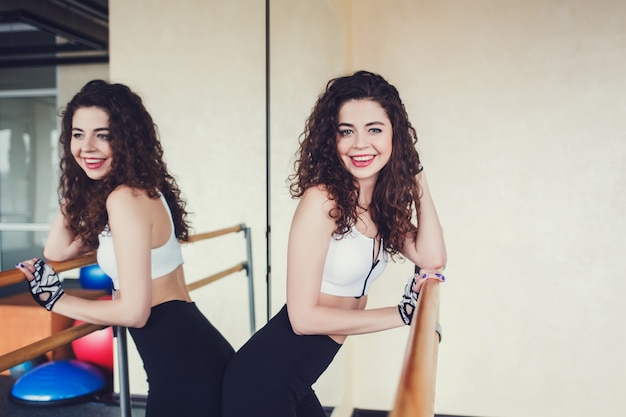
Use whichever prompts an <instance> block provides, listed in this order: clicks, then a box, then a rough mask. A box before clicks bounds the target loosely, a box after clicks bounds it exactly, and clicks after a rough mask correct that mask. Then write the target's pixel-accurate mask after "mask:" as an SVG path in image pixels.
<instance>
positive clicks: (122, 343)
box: [115, 326, 132, 417]
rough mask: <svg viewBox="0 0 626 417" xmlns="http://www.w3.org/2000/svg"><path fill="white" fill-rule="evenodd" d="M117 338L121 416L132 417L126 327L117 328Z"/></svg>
mask: <svg viewBox="0 0 626 417" xmlns="http://www.w3.org/2000/svg"><path fill="white" fill-rule="evenodd" d="M115 336H116V338H117V355H118V366H117V369H118V372H119V378H120V415H121V416H122V417H131V415H132V410H131V404H130V383H129V377H128V346H127V344H126V327H122V326H115Z"/></svg>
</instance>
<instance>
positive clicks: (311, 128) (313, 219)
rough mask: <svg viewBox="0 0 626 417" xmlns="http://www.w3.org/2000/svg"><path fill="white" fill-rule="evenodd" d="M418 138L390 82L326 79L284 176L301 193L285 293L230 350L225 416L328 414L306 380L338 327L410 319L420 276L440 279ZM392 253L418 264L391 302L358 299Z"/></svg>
mask: <svg viewBox="0 0 626 417" xmlns="http://www.w3.org/2000/svg"><path fill="white" fill-rule="evenodd" d="M416 141H417V136H416V133H415V130H414V128H413V127H412V125H411V123H410V122H409V120H408V116H407V113H406V111H405V108H404V105H403V104H402V101H401V100H400V97H399V94H398V91H397V90H396V89H395V87H393V86H392V85H390V84H389V83H388V82H387V81H385V80H384V79H383V78H382V77H380V76H379V75H376V74H372V73H369V72H364V71H360V72H357V73H354V74H353V75H350V76H346V77H340V78H337V79H334V80H331V81H330V82H329V83H328V85H327V87H326V90H325V92H324V93H323V94H322V95H321V96H320V97H319V98H318V100H317V103H316V104H315V107H314V109H313V112H312V114H311V116H310V117H309V119H308V121H307V123H306V126H305V130H304V133H303V135H302V140H301V143H300V148H299V150H298V152H297V159H296V172H295V174H293V175H292V176H291V177H290V180H291V188H290V189H291V193H292V196H293V197H295V198H299V199H300V201H299V204H298V207H297V209H296V212H295V214H294V217H293V221H292V224H291V231H290V235H289V243H288V253H287V303H286V306H284V307H283V308H282V310H281V311H280V312H279V313H278V314H276V315H275V316H274V317H273V318H272V319H271V320H270V322H269V323H268V324H266V325H265V326H264V327H263V328H262V329H260V330H259V331H258V332H257V333H256V334H254V335H253V336H252V338H251V339H250V340H249V341H248V342H247V343H246V344H245V345H244V346H243V347H242V348H241V349H240V350H239V351H238V352H237V353H236V354H235V356H234V357H233V359H232V360H231V362H230V364H229V367H228V369H227V371H226V375H225V380H224V386H223V394H224V397H223V411H224V412H223V417H241V416H244V415H247V414H248V413H252V414H253V415H255V416H263V417H266V416H267V417H286V416H300V417H301V416H307V417H313V416H315V417H317V416H319V417H324V416H326V414H325V412H324V410H323V408H322V406H321V405H320V403H319V401H318V399H317V397H316V396H315V393H314V392H313V390H312V388H311V385H312V384H313V383H314V382H315V381H316V380H317V379H318V377H319V376H320V375H321V373H322V372H324V370H325V369H326V368H327V367H328V365H329V364H330V362H331V361H332V359H333V357H334V356H335V354H336V353H337V351H338V349H339V348H340V347H341V345H342V343H343V342H344V341H345V339H346V337H347V336H348V335H356V334H362V333H371V332H377V331H381V330H386V329H391V328H394V327H400V326H403V325H408V324H410V323H411V319H412V316H413V310H414V308H415V303H416V301H417V293H418V292H419V287H420V286H421V284H422V283H423V282H424V281H425V280H426V279H437V280H440V281H443V280H444V278H443V275H441V273H440V272H441V271H442V269H443V268H444V266H445V263H446V250H445V245H444V239H443V235H442V231H441V226H440V224H439V220H438V217H437V212H436V210H435V206H434V204H433V201H432V198H431V195H430V192H429V189H428V184H427V181H426V175H425V173H424V172H422V169H421V164H420V159H419V155H418V153H417V151H416V149H415V143H416ZM394 255H396V256H400V255H401V256H404V257H405V258H407V259H408V260H410V261H411V262H413V263H414V264H415V265H416V266H419V267H418V268H420V267H421V270H420V272H419V274H416V275H415V276H413V277H411V278H410V279H409V282H408V283H407V286H406V288H405V291H404V294H403V296H402V301H401V302H400V304H399V305H397V306H392V307H385V308H376V309H366V308H365V307H366V302H367V292H368V290H369V288H370V285H371V284H372V282H373V281H374V280H376V279H377V278H378V277H379V276H380V275H381V274H382V272H383V270H384V269H385V266H386V263H387V262H388V260H389V259H390V258H391V257H392V256H394ZM434 331H435V329H433V332H434Z"/></svg>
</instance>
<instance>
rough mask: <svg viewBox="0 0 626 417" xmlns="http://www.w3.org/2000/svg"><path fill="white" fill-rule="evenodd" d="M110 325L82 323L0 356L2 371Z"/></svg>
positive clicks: (0, 370) (0, 369) (0, 368)
mask: <svg viewBox="0 0 626 417" xmlns="http://www.w3.org/2000/svg"><path fill="white" fill-rule="evenodd" d="M106 327H108V326H102V325H99V324H90V323H82V324H79V325H77V326H73V327H70V328H68V329H65V330H61V331H60V332H58V333H55V334H54V335H52V336H48V337H46V338H45V339H41V340H38V341H36V342H35V343H31V344H30V345H26V346H24V347H22V348H19V349H16V350H14V351H12V352H9V353H7V354H4V355H2V356H0V372H3V371H5V370H7V369H10V368H12V367H14V366H15V365H19V364H20V363H23V362H26V361H28V360H30V359H32V358H35V357H37V356H39V355H43V354H44V353H46V352H49V351H51V350H53V349H56V348H58V347H61V346H63V345H66V344H68V343H71V342H72V341H74V340H76V339H78V338H81V337H83V336H85V335H88V334H89V333H92V332H95V331H96V330H101V329H104V328H106Z"/></svg>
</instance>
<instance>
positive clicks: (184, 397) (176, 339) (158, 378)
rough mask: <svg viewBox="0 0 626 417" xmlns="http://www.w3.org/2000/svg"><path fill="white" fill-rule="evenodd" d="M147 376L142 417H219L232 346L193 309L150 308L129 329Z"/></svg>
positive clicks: (176, 305)
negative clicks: (138, 323) (147, 315)
mask: <svg viewBox="0 0 626 417" xmlns="http://www.w3.org/2000/svg"><path fill="white" fill-rule="evenodd" d="M129 332H130V334H131V336H132V337H133V340H134V342H135V344H136V345H137V350H138V351H139V354H140V355H141V359H142V360H143V365H144V369H145V370H146V375H147V376H148V385H149V390H148V403H147V405H146V417H172V416H185V417H219V416H220V408H221V394H222V389H221V388H222V378H223V375H224V370H225V369H226V365H227V364H228V361H229V360H230V358H231V357H232V356H233V354H234V350H233V348H232V346H231V345H230V344H229V343H228V341H227V340H226V339H225V338H224V337H223V336H222V335H221V333H220V332H219V331H218V330H217V329H216V328H215V327H213V325H212V324H211V323H210V322H209V321H208V320H207V318H206V317H205V316H204V315H203V314H202V313H201V312H200V310H198V308H197V306H196V305H195V303H188V302H186V301H178V300H177V301H168V302H165V303H163V304H159V305H157V306H154V307H152V312H151V313H150V318H149V319H148V322H147V323H146V325H145V326H144V327H142V328H140V329H136V328H130V329H129Z"/></svg>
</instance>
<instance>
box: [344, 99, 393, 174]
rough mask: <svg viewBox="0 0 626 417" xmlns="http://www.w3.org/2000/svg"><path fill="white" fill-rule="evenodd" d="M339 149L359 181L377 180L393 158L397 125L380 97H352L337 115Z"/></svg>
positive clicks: (348, 167) (348, 168) (347, 166)
mask: <svg viewBox="0 0 626 417" xmlns="http://www.w3.org/2000/svg"><path fill="white" fill-rule="evenodd" d="M337 122H338V123H337V153H338V154H339V158H340V159H341V161H342V162H343V164H344V166H345V167H346V169H347V170H348V171H349V172H350V173H351V174H352V176H353V177H354V178H355V179H356V180H357V181H359V182H362V181H366V180H373V181H375V180H376V178H378V173H379V172H380V170H381V169H383V167H384V166H385V165H386V164H387V162H389V159H390V158H391V150H392V137H393V128H392V126H391V121H390V120H389V117H387V113H386V112H385V110H384V109H383V108H382V107H381V105H380V104H378V103H377V102H376V101H372V100H367V99H364V100H350V101H347V102H345V103H344V104H343V105H342V106H341V108H340V109H339V115H338V117H337Z"/></svg>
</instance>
